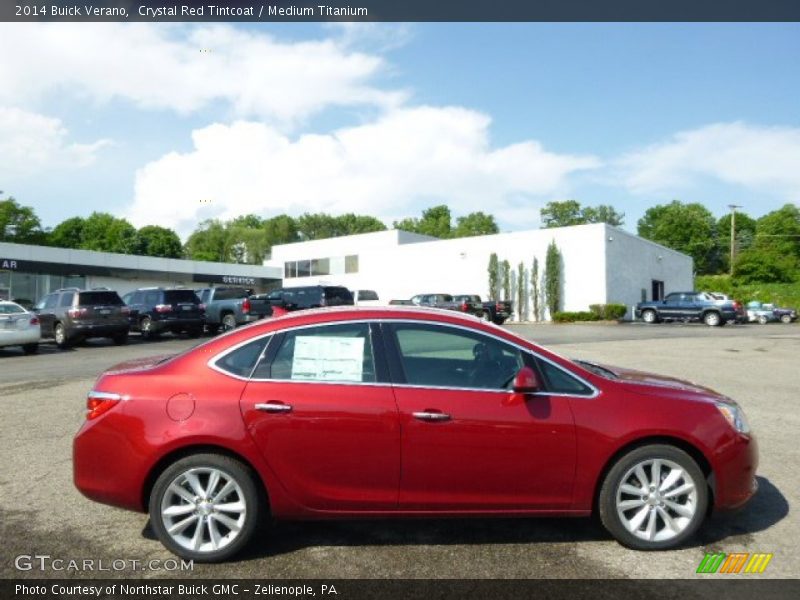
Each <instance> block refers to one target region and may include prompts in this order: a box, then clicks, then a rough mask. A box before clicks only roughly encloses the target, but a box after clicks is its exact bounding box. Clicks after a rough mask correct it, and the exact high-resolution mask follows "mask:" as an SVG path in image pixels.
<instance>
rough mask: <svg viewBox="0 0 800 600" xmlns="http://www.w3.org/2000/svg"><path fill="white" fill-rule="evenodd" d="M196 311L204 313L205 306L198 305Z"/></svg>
mask: <svg viewBox="0 0 800 600" xmlns="http://www.w3.org/2000/svg"><path fill="white" fill-rule="evenodd" d="M197 310H199V311H200V312H206V305H205V304H202V303H200V304H198V305H197Z"/></svg>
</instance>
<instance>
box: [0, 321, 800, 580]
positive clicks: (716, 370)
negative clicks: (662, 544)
mask: <svg viewBox="0 0 800 600" xmlns="http://www.w3.org/2000/svg"><path fill="white" fill-rule="evenodd" d="M509 328H510V329H512V330H514V331H517V332H518V333H520V334H521V335H523V336H525V337H528V338H530V339H534V340H536V341H537V342H540V343H543V344H545V345H547V346H549V347H552V348H553V349H554V350H556V351H557V352H560V353H562V354H565V355H568V356H574V357H581V358H587V359H591V360H596V361H598V362H603V363H607V364H618V365H621V366H626V367H632V368H638V369H643V370H651V371H656V372H660V373H664V374H668V375H673V376H678V377H682V378H685V379H689V380H691V381H695V382H698V383H702V384H704V385H707V386H710V387H712V388H715V389H717V390H718V391H720V392H722V393H725V394H727V395H729V396H731V397H733V398H735V399H737V400H738V401H739V402H740V403H741V404H742V406H743V407H744V408H745V410H746V411H747V414H748V417H749V419H750V422H751V424H752V426H753V428H754V430H755V432H756V434H757V435H758V437H759V444H760V449H761V465H760V468H759V475H760V491H759V493H758V495H757V496H756V498H755V499H754V500H753V502H752V503H751V504H750V505H749V506H748V507H747V508H745V509H744V510H743V511H741V512H739V513H736V514H734V515H725V516H714V517H713V518H712V520H711V521H709V522H707V523H706V525H705V526H704V527H703V528H702V530H701V532H700V534H699V535H698V537H697V538H696V539H695V540H694V541H693V543H692V544H690V545H689V546H687V547H685V548H682V549H680V550H675V551H669V552H661V553H657V554H653V553H642V552H634V551H631V550H627V549H625V548H623V547H621V546H619V545H618V544H617V543H616V542H614V541H612V540H611V538H610V537H609V536H608V535H607V534H606V533H605V532H604V531H603V530H602V529H601V528H600V527H599V526H598V525H596V524H595V523H594V522H593V521H591V520H588V519H477V520H409V521H359V522H313V523H279V524H276V525H275V526H274V527H272V528H271V529H270V531H269V533H268V536H267V537H266V538H265V539H264V540H263V541H261V542H260V543H258V544H255V545H254V546H253V547H252V548H251V549H250V550H249V552H248V553H247V554H245V555H244V556H243V557H242V558H241V560H239V561H237V562H234V563H228V564H224V565H199V564H198V565H194V570H193V571H192V572H191V573H189V572H181V571H163V570H147V571H143V570H138V568H134V567H133V566H132V565H133V564H134V563H133V562H132V561H138V563H136V564H137V565H142V564H144V563H147V562H148V561H151V560H161V561H163V560H166V559H169V558H171V555H170V554H169V553H167V552H166V550H164V549H163V547H162V546H161V544H160V543H159V542H158V541H156V540H155V539H153V537H152V536H151V535H150V533H149V530H148V528H147V517H146V516H144V515H141V514H137V513H130V512H126V511H122V510H118V509H114V508H110V507H106V506H102V505H99V504H95V503H93V502H90V501H89V500H86V499H85V498H83V496H81V495H80V494H79V493H78V492H77V491H76V490H75V489H74V487H73V486H72V471H71V442H72V436H73V435H74V433H75V432H76V431H77V429H78V427H79V426H80V424H81V422H82V420H83V418H84V417H83V415H84V406H85V394H86V391H87V390H88V389H90V388H91V385H92V382H93V380H94V378H95V377H96V375H97V374H98V373H100V372H101V371H102V370H103V369H104V368H106V367H108V366H111V365H112V364H115V363H117V362H120V361H122V360H128V359H131V358H136V357H140V356H148V355H151V354H166V353H173V352H178V351H180V350H183V349H185V348H188V347H190V346H192V345H194V344H196V343H198V340H190V339H186V338H172V337H171V336H165V337H164V339H163V340H161V341H156V342H141V341H139V340H138V336H135V335H134V336H131V343H130V344H129V345H128V346H124V347H116V346H113V345H111V344H110V343H106V342H103V341H98V342H90V343H88V344H86V345H84V346H80V347H77V348H75V349H73V350H70V351H66V352H61V351H58V350H57V349H55V347H53V346H51V345H49V344H45V345H43V346H42V351H41V352H40V354H39V355H37V356H22V355H21V353H18V352H17V351H16V350H15V349H14V350H11V349H0V402H2V408H3V412H2V419H0V456H2V457H3V469H2V470H0V536H2V539H3V540H4V544H3V549H2V551H1V553H0V577H6V578H19V577H61V576H63V575H64V573H63V572H59V571H53V570H46V571H44V572H42V571H39V570H38V569H34V570H30V571H19V570H17V569H16V568H15V565H14V563H15V560H14V559H15V557H16V556H18V555H35V554H39V555H50V556H51V557H53V558H62V559H65V560H70V559H77V560H84V559H94V560H95V561H97V560H100V559H102V560H103V561H104V563H105V564H110V563H111V561H113V560H120V559H122V560H124V561H126V563H127V566H126V567H125V568H123V569H121V570H119V571H113V572H103V573H100V572H97V571H87V572H84V573H80V574H77V573H71V574H70V575H71V576H73V577H75V576H77V577H93V576H94V577H100V576H102V577H108V576H120V577H134V576H141V577H165V576H166V577H188V576H192V577H258V578H308V577H314V578H341V577H345V578H351V577H352V578H366V577H391V578H439V577H442V578H456V577H476V578H537V577H559V578H607V577H610V578H623V577H636V578H639V577H641V578H673V577H674V578H691V577H695V576H696V575H695V570H696V568H697V565H698V564H699V562H700V560H701V559H702V558H703V556H704V553H706V552H718V551H723V552H729V553H730V552H768V553H773V554H774V558H773V559H772V561H771V563H770V564H769V567H768V569H767V570H766V572H765V573H764V574H763V575H760V577H795V576H796V575H797V573H798V572H800V558H798V553H797V551H796V549H797V541H796V540H797V539H798V536H800V520H798V518H797V516H796V515H795V514H793V512H792V511H791V508H793V507H794V506H795V505H796V504H797V502H798V501H800V484H799V483H798V481H799V480H800V478H798V477H797V471H796V463H797V456H798V452H797V440H796V437H797V432H798V431H800V415H798V411H797V401H798V388H800V386H798V379H799V378H800V374H799V373H798V367H800V360H798V357H800V325H767V326H757V325H753V326H728V327H724V328H707V327H705V326H702V325H683V324H675V325H657V326H644V325H639V324H629V325H619V326H616V325H511V326H509Z"/></svg>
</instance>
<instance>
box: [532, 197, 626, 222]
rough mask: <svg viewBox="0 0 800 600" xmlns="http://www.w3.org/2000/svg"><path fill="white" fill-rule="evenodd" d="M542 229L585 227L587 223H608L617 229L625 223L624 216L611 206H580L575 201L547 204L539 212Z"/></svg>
mask: <svg viewBox="0 0 800 600" xmlns="http://www.w3.org/2000/svg"><path fill="white" fill-rule="evenodd" d="M539 216H540V218H541V220H542V227H543V228H544V229H550V228H553V227H567V226H569V225H585V224H587V223H608V224H609V225H614V226H616V227H619V226H620V225H623V224H624V222H625V214H624V213H620V212H617V211H616V210H615V209H614V207H613V206H610V205H608V204H600V205H598V206H587V207H583V206H581V203H580V202H578V201H577V200H562V201H554V202H548V203H547V204H546V205H545V206H544V208H542V209H541V210H540V211H539Z"/></svg>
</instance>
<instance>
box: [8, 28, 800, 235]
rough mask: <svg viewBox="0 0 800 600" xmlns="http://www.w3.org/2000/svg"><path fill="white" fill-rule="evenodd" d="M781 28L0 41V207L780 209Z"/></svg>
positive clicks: (233, 211) (799, 76)
mask: <svg viewBox="0 0 800 600" xmlns="http://www.w3.org/2000/svg"><path fill="white" fill-rule="evenodd" d="M798 56H800V24H796V23H784V24H780V23H767V24H755V23H739V24H708V23H700V24H675V23H656V24H653V23H624V24H611V23H605V24H604V23H593V24H579V23H574V24H564V23H515V24H510V23H504V24H487V23H467V24H440V23H429V24H425V23H414V24H382V23H374V24H257V25H235V24H168V23H161V24H151V23H104V24H100V23H74V24H69V23H51V24H40V23H35V24H22V23H2V24H0V57H2V58H0V190H3V193H2V194H0V198H5V197H8V196H13V197H15V198H16V199H17V201H18V202H20V203H21V204H23V205H27V206H32V207H34V209H35V210H36V212H37V214H38V215H39V217H40V218H41V220H42V222H43V225H44V226H47V227H53V226H55V225H57V224H58V223H59V222H61V221H63V220H64V219H66V218H69V217H72V216H76V215H77V216H88V215H89V214H91V212H93V211H105V212H110V213H112V214H114V215H117V216H121V217H125V218H127V219H129V220H130V221H131V222H132V223H133V224H134V225H136V226H138V227H141V226H143V225H148V224H155V225H162V226H166V227H171V228H173V229H175V230H176V231H177V232H178V233H179V234H180V235H181V236H182V237H183V238H184V239H185V238H186V236H187V235H188V234H189V233H191V231H192V230H194V229H195V227H196V226H197V224H198V223H199V222H200V221H202V220H203V219H207V218H221V219H229V218H233V217H235V216H238V215H241V214H248V213H254V214H257V215H259V216H262V217H271V216H274V215H277V214H281V213H288V214H291V215H293V216H297V215H300V214H302V213H304V212H328V213H332V214H341V213H344V212H356V213H359V214H369V215H373V216H376V217H378V218H380V219H382V220H383V221H384V222H385V223H386V224H387V225H391V223H392V221H393V220H396V219H400V218H403V217H407V216H419V214H420V213H421V211H422V210H423V209H425V208H427V207H430V206H433V205H436V204H447V205H448V206H449V207H450V210H451V212H452V214H453V215H454V216H456V217H457V216H461V215H464V214H467V213H469V212H473V211H477V210H482V211H484V212H488V213H490V214H493V215H495V217H496V219H497V221H498V224H499V226H500V229H501V230H502V231H517V230H522V229H530V228H536V227H538V226H539V210H540V208H542V207H543V206H544V205H545V204H546V203H547V202H550V201H557V200H565V199H576V200H578V201H580V202H581V203H582V204H584V205H590V206H593V205H597V204H611V205H613V206H614V207H615V208H617V210H619V211H622V212H624V213H625V228H626V229H628V230H630V231H635V230H636V222H637V220H638V219H639V218H641V216H642V215H643V214H644V211H645V210H647V208H649V207H651V206H654V205H656V204H663V203H666V202H669V201H671V200H673V199H679V200H681V201H684V202H700V203H702V204H704V205H705V206H707V207H708V208H709V210H711V212H712V213H714V214H715V215H716V216H721V215H723V214H725V213H726V212H727V211H728V208H727V207H728V205H729V204H737V205H741V206H742V207H743V208H742V210H743V211H745V212H747V213H748V214H750V215H751V216H754V217H758V216H761V215H763V214H766V213H767V212H770V211H772V210H775V209H777V208H779V207H780V206H782V205H784V204H786V203H790V202H793V203H800V110H799V109H800V101H799V100H798V98H800V66H798V61H797V57H798Z"/></svg>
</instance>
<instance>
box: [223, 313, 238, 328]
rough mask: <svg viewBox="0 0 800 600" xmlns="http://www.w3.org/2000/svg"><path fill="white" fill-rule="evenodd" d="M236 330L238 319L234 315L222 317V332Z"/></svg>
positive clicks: (228, 314)
mask: <svg viewBox="0 0 800 600" xmlns="http://www.w3.org/2000/svg"><path fill="white" fill-rule="evenodd" d="M232 329H236V317H235V316H233V313H227V314H225V315H224V316H223V317H222V331H230V330H232Z"/></svg>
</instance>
